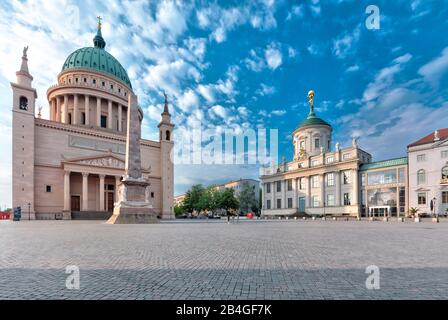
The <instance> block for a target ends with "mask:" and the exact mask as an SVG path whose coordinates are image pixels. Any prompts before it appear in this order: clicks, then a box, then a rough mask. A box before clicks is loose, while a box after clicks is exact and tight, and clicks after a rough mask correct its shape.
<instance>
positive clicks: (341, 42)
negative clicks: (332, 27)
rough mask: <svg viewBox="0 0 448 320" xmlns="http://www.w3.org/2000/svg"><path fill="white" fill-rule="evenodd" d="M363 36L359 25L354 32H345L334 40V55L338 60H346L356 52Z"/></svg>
mask: <svg viewBox="0 0 448 320" xmlns="http://www.w3.org/2000/svg"><path fill="white" fill-rule="evenodd" d="M360 35H361V28H360V25H358V26H357V27H356V28H355V29H354V30H353V31H352V32H344V33H343V34H342V35H340V36H339V37H338V38H336V39H335V40H333V54H334V55H335V56H336V58H338V59H345V58H346V57H347V56H348V55H350V54H352V53H353V52H354V51H356V50H355V49H356V45H357V43H358V41H359V38H360Z"/></svg>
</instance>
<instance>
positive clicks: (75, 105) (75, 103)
mask: <svg viewBox="0 0 448 320" xmlns="http://www.w3.org/2000/svg"><path fill="white" fill-rule="evenodd" d="M72 123H73V124H78V95H77V94H75V95H74V97H73V119H72Z"/></svg>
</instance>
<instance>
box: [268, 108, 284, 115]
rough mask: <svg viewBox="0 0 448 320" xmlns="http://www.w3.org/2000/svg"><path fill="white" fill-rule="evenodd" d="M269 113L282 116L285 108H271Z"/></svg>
mask: <svg viewBox="0 0 448 320" xmlns="http://www.w3.org/2000/svg"><path fill="white" fill-rule="evenodd" d="M271 114H272V115H274V116H283V115H285V114H286V110H285V109H280V110H272V111H271Z"/></svg>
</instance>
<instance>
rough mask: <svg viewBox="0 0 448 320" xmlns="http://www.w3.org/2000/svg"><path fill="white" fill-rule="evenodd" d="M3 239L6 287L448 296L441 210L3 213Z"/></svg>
mask: <svg viewBox="0 0 448 320" xmlns="http://www.w3.org/2000/svg"><path fill="white" fill-rule="evenodd" d="M0 240H1V241H0V298H1V299H448V249H447V243H448V223H446V222H444V223H439V224H435V223H431V222H424V223H413V222H406V223H399V222H392V221H390V222H367V221H361V222H356V221H350V222H346V221H291V220H290V221H284V220H283V221H240V222H239V223H234V224H230V225H228V224H226V223H225V222H224V221H205V220H204V221H173V222H163V223H160V224H157V225H106V224H104V223H103V222H84V221H70V222H65V221H32V222H28V221H23V222H20V223H13V222H10V221H1V222H0ZM69 265H75V266H78V267H79V270H80V289H79V290H69V289H67V288H66V285H65V283H66V279H67V277H68V276H69V275H68V274H66V267H67V266H69ZM370 265H376V266H378V267H379V270H380V289H378V290H372V289H367V288H366V279H367V277H368V274H366V267H367V266H370Z"/></svg>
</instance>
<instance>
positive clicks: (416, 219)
mask: <svg viewBox="0 0 448 320" xmlns="http://www.w3.org/2000/svg"><path fill="white" fill-rule="evenodd" d="M421 221H422V219H421V218H419V217H417V218H415V219H414V222H421Z"/></svg>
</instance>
